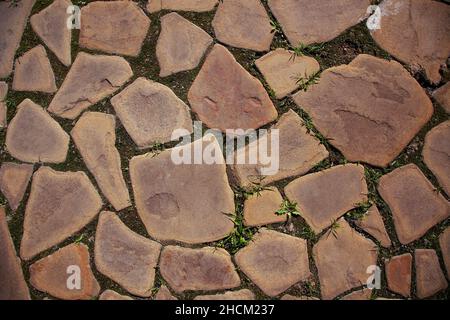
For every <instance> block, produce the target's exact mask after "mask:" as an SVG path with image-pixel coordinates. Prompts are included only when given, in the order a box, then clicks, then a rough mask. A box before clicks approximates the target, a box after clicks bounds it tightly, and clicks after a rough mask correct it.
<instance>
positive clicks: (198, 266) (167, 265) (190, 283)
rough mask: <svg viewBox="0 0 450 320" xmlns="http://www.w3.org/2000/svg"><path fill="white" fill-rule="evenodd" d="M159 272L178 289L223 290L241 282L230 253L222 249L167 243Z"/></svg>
mask: <svg viewBox="0 0 450 320" xmlns="http://www.w3.org/2000/svg"><path fill="white" fill-rule="evenodd" d="M159 268H160V272H161V275H162V276H163V278H164V279H165V280H166V281H167V282H168V284H169V285H170V287H171V288H172V289H174V290H175V291H176V292H183V291H185V290H205V291H206V290H224V289H231V288H235V287H238V286H239V285H240V283H241V281H240V279H239V276H238V274H237V272H236V271H235V269H234V265H233V263H232V262H231V257H230V255H229V254H228V252H226V251H225V250H223V249H219V248H212V247H204V248H201V249H189V248H182V247H178V246H167V247H165V248H164V249H163V251H162V253H161V260H160V264H159Z"/></svg>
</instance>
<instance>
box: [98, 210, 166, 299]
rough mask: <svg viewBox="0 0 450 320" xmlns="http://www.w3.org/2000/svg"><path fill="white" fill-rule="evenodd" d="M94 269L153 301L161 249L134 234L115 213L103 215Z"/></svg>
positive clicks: (101, 215) (100, 221)
mask: <svg viewBox="0 0 450 320" xmlns="http://www.w3.org/2000/svg"><path fill="white" fill-rule="evenodd" d="M95 238H96V241H95V265H96V267H97V269H98V271H100V272H101V273H103V274H104V275H106V276H107V277H109V278H111V279H112V280H114V281H115V282H117V283H118V284H120V285H121V286H122V287H123V288H124V289H125V290H127V291H128V292H131V293H132V294H134V295H137V296H140V297H150V296H151V294H152V291H151V290H152V288H153V283H154V280H155V268H156V264H157V263H158V257H159V252H160V251H161V245H160V244H159V243H157V242H155V241H152V240H150V239H147V238H145V237H143V236H141V235H138V234H137V233H134V232H133V231H131V230H130V229H128V227H127V226H126V225H125V224H124V223H123V222H122V221H120V219H119V218H118V217H117V216H116V215H115V214H114V213H112V212H102V213H101V214H100V218H99V222H98V225H97V232H96V235H95Z"/></svg>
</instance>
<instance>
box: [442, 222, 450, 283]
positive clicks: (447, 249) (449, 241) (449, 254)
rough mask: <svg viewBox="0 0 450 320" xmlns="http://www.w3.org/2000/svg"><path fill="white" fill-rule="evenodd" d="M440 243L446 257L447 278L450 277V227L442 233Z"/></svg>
mask: <svg viewBox="0 0 450 320" xmlns="http://www.w3.org/2000/svg"><path fill="white" fill-rule="evenodd" d="M439 245H440V247H441V252H442V256H443V257H444V263H445V268H446V269H447V278H448V279H450V228H447V229H445V230H444V232H442V234H441V235H440V237H439Z"/></svg>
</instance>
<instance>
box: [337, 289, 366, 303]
mask: <svg viewBox="0 0 450 320" xmlns="http://www.w3.org/2000/svg"><path fill="white" fill-rule="evenodd" d="M371 297H372V290H370V289H367V288H365V289H360V290H356V291H353V292H352V293H349V294H347V295H345V296H343V297H342V298H341V299H339V300H350V301H363V300H370V299H371Z"/></svg>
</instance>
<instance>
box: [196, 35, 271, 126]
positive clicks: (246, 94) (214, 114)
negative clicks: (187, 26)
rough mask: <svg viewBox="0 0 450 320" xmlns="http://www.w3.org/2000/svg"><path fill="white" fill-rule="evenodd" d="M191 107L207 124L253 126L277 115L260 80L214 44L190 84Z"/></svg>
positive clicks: (265, 122) (219, 46) (228, 53)
mask: <svg viewBox="0 0 450 320" xmlns="http://www.w3.org/2000/svg"><path fill="white" fill-rule="evenodd" d="M188 99H189V102H190V104H191V107H192V111H194V112H195V113H197V115H198V117H199V118H200V120H201V121H203V122H204V123H205V124H206V125H207V126H208V127H209V128H213V129H220V130H222V131H224V132H225V131H226V130H227V129H244V130H247V129H256V128H259V127H261V126H263V125H265V124H267V123H269V122H271V121H273V120H275V119H276V118H277V115H278V114H277V110H276V109H275V107H274V105H273V103H272V101H271V100H270V98H269V95H268V94H267V92H266V90H265V89H264V86H263V85H262V84H261V82H260V81H259V80H258V79H257V78H255V77H253V76H252V75H251V74H250V73H248V71H247V70H245V69H244V68H243V67H242V66H241V65H240V64H239V63H238V62H237V61H236V59H235V58H234V56H233V55H232V54H231V53H230V52H229V51H228V50H227V49H226V48H225V47H223V46H221V45H219V44H216V45H215V46H214V48H213V49H212V51H211V52H210V53H209V55H208V56H207V58H206V61H205V63H204V64H203V67H202V69H201V70H200V72H199V74H198V75H197V78H196V79H195V80H194V83H193V84H192V86H191V89H190V90H189V93H188Z"/></svg>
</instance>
